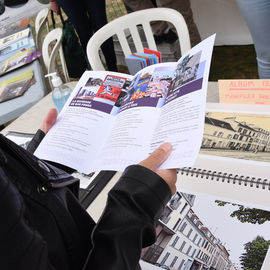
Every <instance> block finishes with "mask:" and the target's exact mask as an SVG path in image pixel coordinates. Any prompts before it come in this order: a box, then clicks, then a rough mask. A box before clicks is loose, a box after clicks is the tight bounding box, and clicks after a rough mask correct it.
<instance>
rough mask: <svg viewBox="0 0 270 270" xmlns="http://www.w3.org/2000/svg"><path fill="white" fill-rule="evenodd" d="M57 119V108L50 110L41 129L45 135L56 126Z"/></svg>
mask: <svg viewBox="0 0 270 270" xmlns="http://www.w3.org/2000/svg"><path fill="white" fill-rule="evenodd" d="M56 118H57V110H56V109H55V108H52V109H50V110H49V112H48V114H47V115H46V117H45V119H44V120H43V123H42V126H41V128H40V129H41V130H42V131H43V132H44V133H47V132H48V131H49V130H50V128H51V127H52V126H53V125H54V123H55V121H56Z"/></svg>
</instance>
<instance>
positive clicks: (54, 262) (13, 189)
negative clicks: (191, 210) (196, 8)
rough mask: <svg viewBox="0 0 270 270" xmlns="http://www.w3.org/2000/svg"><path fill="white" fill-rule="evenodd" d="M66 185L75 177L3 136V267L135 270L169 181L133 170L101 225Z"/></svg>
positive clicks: (0, 141) (112, 199)
mask: <svg viewBox="0 0 270 270" xmlns="http://www.w3.org/2000/svg"><path fill="white" fill-rule="evenodd" d="M18 157H19V158H18ZM29 164H30V165H29ZM65 181H66V182H67V183H69V182H70V183H71V182H72V181H73V182H74V179H73V180H72V177H70V176H69V175H67V174H66V173H65V172H63V171H61V170H59V169H57V168H55V167H53V166H50V165H49V164H47V163H44V162H42V161H40V160H38V159H37V158H35V157H34V156H32V155H31V154H30V153H28V152H27V151H24V150H23V149H22V148H19V147H17V146H16V145H14V144H13V143H12V142H10V141H8V140H7V139H6V138H4V137H3V136H0V215H1V222H0V269H1V270H6V269H7V270H13V269H14V270H17V269H27V270H32V269H33V270H39V269H40V270H43V269H59V270H69V269H72V270H73V269H74V270H75V269H76V270H80V269H83V266H84V267H85V269H95V270H99V269H101V270H113V269H115V270H116V269H117V270H119V269H123V270H128V269H137V267H138V261H139V258H140V254H141V249H142V248H143V247H145V246H148V245H151V244H153V243H154V242H155V236H156V234H155V225H156V222H157V220H158V218H159V216H160V214H161V213H162V211H163V208H164V206H165V205H166V203H167V202H168V200H169V199H170V196H171V193H170V190H169V187H168V185H167V184H166V183H165V182H164V180H163V179H161V178H160V177H159V176H158V175H157V174H155V173H154V172H152V171H150V170H148V169H146V168H144V167H142V166H139V165H132V166H129V167H128V168H127V169H126V170H125V171H124V173H123V175H122V177H121V178H120V180H119V181H118V182H117V184H116V185H115V186H114V187H113V188H112V190H111V191H110V192H109V194H108V200H107V205H106V208H105V210H104V212H103V214H102V216H101V218H100V220H99V222H98V223H97V224H95V223H94V221H93V220H92V219H91V217H90V216H89V215H88V214H87V212H86V211H85V210H84V209H83V208H82V207H81V206H80V204H79V203H78V201H77V198H76V197H75V196H74V194H73V192H72V191H71V189H70V188H68V187H61V184H62V183H65ZM44 183H45V184H47V183H49V184H50V185H47V186H46V185H45V188H44ZM51 183H53V184H52V185H51ZM55 183H56V184H55ZM59 183H60V185H59ZM72 185H74V183H73V184H72ZM72 185H71V186H72ZM46 187H47V188H46Z"/></svg>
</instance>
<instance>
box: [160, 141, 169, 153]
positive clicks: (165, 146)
mask: <svg viewBox="0 0 270 270" xmlns="http://www.w3.org/2000/svg"><path fill="white" fill-rule="evenodd" d="M160 147H161V148H162V149H163V150H164V151H166V152H167V153H168V152H170V151H171V150H172V145H171V144H170V143H168V142H166V143H163V144H162V145H161V146H160Z"/></svg>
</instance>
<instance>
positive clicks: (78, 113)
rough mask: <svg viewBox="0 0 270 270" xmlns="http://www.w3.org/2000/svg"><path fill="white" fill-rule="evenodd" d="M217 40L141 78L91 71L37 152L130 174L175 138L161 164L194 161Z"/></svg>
mask: <svg viewBox="0 0 270 270" xmlns="http://www.w3.org/2000/svg"><path fill="white" fill-rule="evenodd" d="M214 39H215V35H213V36H211V37H209V38H207V39H205V40H204V41H202V42H201V43H200V44H198V45H197V46H195V47H193V48H192V49H191V50H190V51H189V52H188V53H186V54H185V55H183V56H182V57H181V59H180V60H179V61H178V62H175V63H162V64H156V65H152V66H149V67H147V68H144V69H142V70H141V71H140V72H138V73H137V74H135V75H134V76H130V75H127V74H121V73H115V72H107V71H86V72H85V73H84V74H83V76H82V77H81V79H80V81H79V82H78V84H77V86H76V87H75V89H74V90H73V92H72V94H71V95H70V97H69V99H68V101H67V102H66V104H65V106H64V108H63V109H62V111H61V113H60V114H59V116H58V118H57V121H56V124H55V125H54V126H53V128H52V129H51V130H50V131H49V132H48V134H47V135H46V136H45V138H44V139H43V141H42V143H41V144H40V146H39V147H38V148H37V150H36V152H35V155H36V156H38V157H39V158H42V159H45V160H50V161H54V162H57V163H61V164H64V165H66V166H69V167H72V168H74V169H76V170H77V171H79V172H83V173H90V172H92V171H97V170H116V171H122V170H123V169H124V168H125V167H126V166H128V165H131V164H136V163H138V162H139V161H141V160H143V159H144V158H146V157H147V156H148V155H149V153H151V152H152V151H153V150H154V149H155V148H157V147H158V146H159V145H161V144H162V143H163V142H170V143H171V144H172V145H173V152H172V154H171V155H170V157H169V158H168V159H167V161H166V162H165V163H164V164H163V165H162V166H161V167H160V168H179V167H185V166H192V165H193V163H194V161H195V159H196V157H197V154H198V152H199V150H200V145H201V141H202V135H203V129H204V117H205V103H206V92H207V84H208V74H209V67H210V61H211V55H212V49H213V45H214Z"/></svg>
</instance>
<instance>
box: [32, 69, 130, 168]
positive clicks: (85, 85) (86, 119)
mask: <svg viewBox="0 0 270 270" xmlns="http://www.w3.org/2000/svg"><path fill="white" fill-rule="evenodd" d="M120 75H121V74H119V73H118V74H117V73H113V72H112V73H110V75H108V72H85V73H84V74H83V76H82V78H81V79H80V81H79V82H78V84H77V86H76V88H75V89H74V90H73V92H72V94H71V96H70V97H69V99H68V101H67V102H66V104H65V106H64V108H63V109H62V111H61V113H60V115H59V117H58V118H57V121H56V123H55V125H54V126H53V127H52V128H51V130H50V131H49V132H48V134H47V135H46V136H45V138H44V139H43V141H42V142H41V144H40V146H39V147H38V148H37V150H36V152H35V155H36V156H37V157H39V158H42V159H45V160H51V161H54V162H58V163H61V164H65V165H66V166H69V167H71V168H74V169H76V170H77V171H79V172H82V173H90V172H92V171H94V170H95V165H94V163H95V162H96V160H97V158H96V157H97V154H98V152H99V151H100V149H101V147H102V145H103V143H104V140H105V138H106V137H107V135H108V133H109V131H110V129H111V126H112V125H113V119H114V114H113V109H114V106H113V105H114V104H115V101H116V100H117V98H118V95H119V94H120V92H121V90H119V89H120V88H119V87H111V88H110V89H109V88H108V87H107V83H108V82H110V85H112V84H114V85H117V86H122V84H123V83H125V80H126V78H123V77H120ZM126 77H129V76H128V75H127V76H126ZM114 80H115V81H114ZM112 81H114V82H112ZM106 87H107V88H106ZM90 138H91V140H90Z"/></svg>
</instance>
